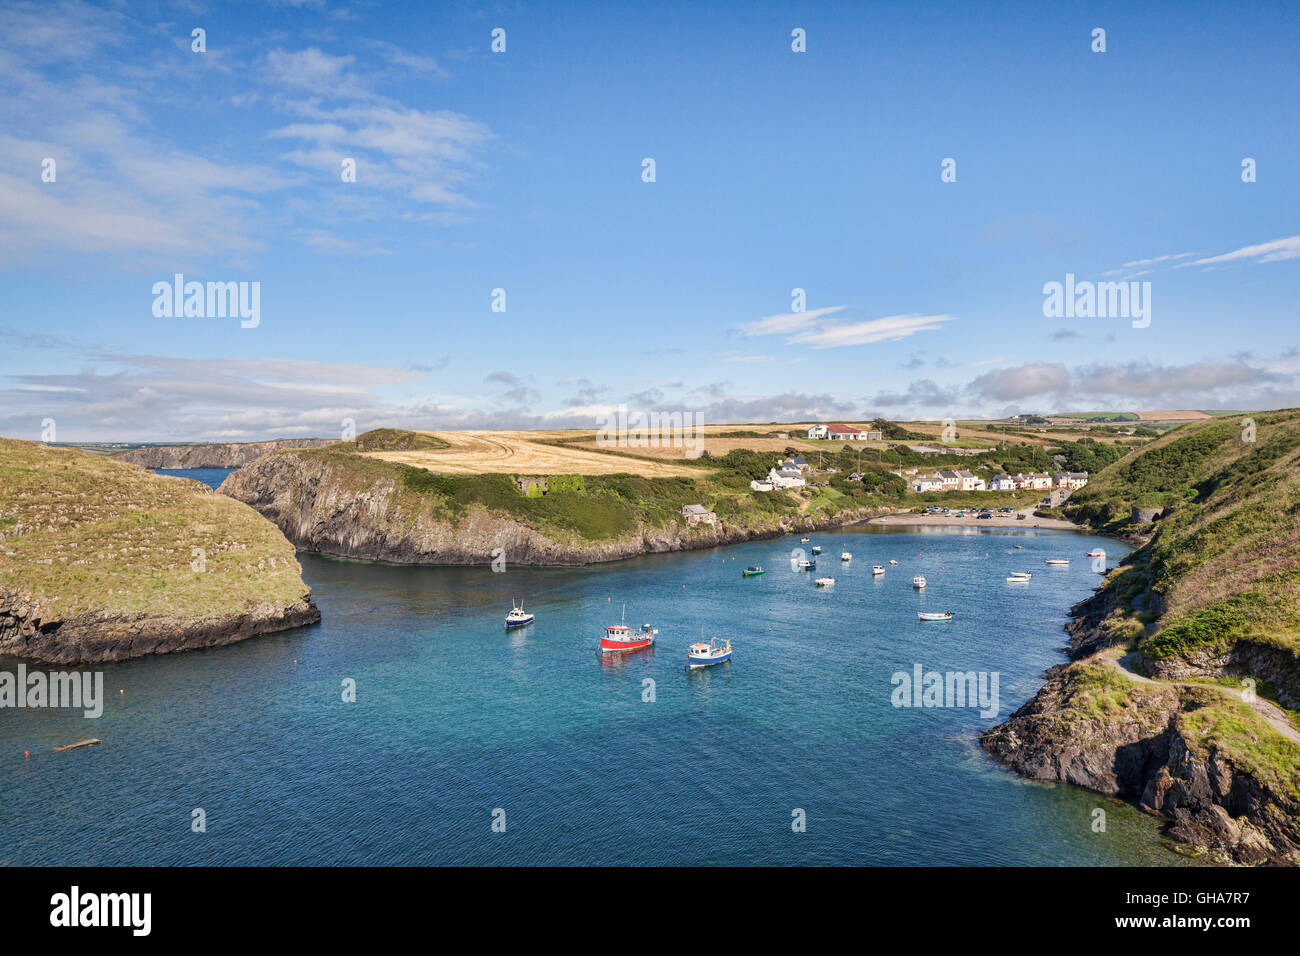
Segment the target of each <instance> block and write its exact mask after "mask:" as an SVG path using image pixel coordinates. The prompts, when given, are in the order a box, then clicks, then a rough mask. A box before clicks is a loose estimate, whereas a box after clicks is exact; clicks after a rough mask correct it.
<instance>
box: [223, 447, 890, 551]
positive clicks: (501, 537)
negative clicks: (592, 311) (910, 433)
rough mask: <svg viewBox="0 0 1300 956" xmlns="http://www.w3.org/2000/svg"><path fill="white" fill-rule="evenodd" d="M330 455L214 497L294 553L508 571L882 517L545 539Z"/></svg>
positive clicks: (264, 462) (272, 466) (289, 463)
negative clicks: (360, 473) (445, 508)
mask: <svg viewBox="0 0 1300 956" xmlns="http://www.w3.org/2000/svg"><path fill="white" fill-rule="evenodd" d="M356 479H357V475H356V473H355V472H354V471H353V469H351V468H350V467H349V466H348V465H347V464H346V463H343V462H340V461H338V460H337V459H333V458H331V457H329V456H324V455H322V456H305V455H271V456H268V457H266V458H263V459H261V460H259V461H257V462H254V463H253V464H252V465H250V466H247V467H245V468H242V469H240V470H239V471H237V472H235V473H234V474H232V475H231V476H230V477H229V478H227V479H226V480H225V482H224V483H223V484H222V486H221V488H220V489H219V491H220V493H221V494H224V495H229V496H230V497H232V498H236V499H238V500H240V501H242V502H244V503H245V504H248V505H251V506H252V507H253V508H255V509H257V510H258V511H259V512H261V513H262V514H263V515H264V516H265V517H267V518H269V519H270V520H271V521H273V522H274V523H275V524H276V526H277V527H279V529H280V530H281V531H282V532H284V535H285V537H287V538H288V539H289V540H290V541H292V542H293V543H294V544H295V545H296V546H297V547H299V548H302V549H303V550H307V551H318V552H322V553H324V554H333V555H338V556H341V557H349V558H363V559H369V560H376V561H390V562H393V563H397V564H452V565H465V564H487V563H490V562H491V561H492V558H493V551H494V550H495V549H497V548H500V549H501V550H502V552H503V553H504V557H505V560H506V561H507V562H508V563H510V564H529V565H561V566H562V565H584V564H596V563H599V562H604V561H618V560H620V559H622V558H629V557H634V556H636V555H640V554H647V553H660V552H667V551H688V550H694V549H698V548H711V547H715V546H717V545H722V544H733V543H736V542H739V541H749V540H754V539H760V538H771V537H776V536H778V535H781V534H784V533H786V532H787V531H793V530H801V531H802V530H820V529H824V528H836V527H842V526H844V525H846V524H850V523H852V522H854V521H860V520H863V519H865V518H867V517H870V516H872V515H873V514H876V513H878V512H879V509H868V508H862V509H857V510H854V511H852V512H849V513H842V514H840V515H837V516H834V517H823V518H804V519H798V520H797V521H795V522H789V523H784V524H783V523H782V521H781V520H780V519H777V518H775V517H773V518H770V519H769V520H767V521H765V522H754V523H752V524H740V523H732V524H727V523H725V522H723V521H721V520H720V521H719V522H718V524H717V525H716V526H713V527H710V526H707V525H698V526H696V527H695V528H685V527H683V526H682V524H681V523H677V522H674V523H672V524H670V525H669V526H667V527H663V528H659V527H649V526H642V527H641V528H639V529H637V530H636V531H635V532H633V533H631V534H627V535H623V536H620V537H618V538H615V539H612V540H606V541H589V540H584V539H581V538H579V537H578V536H576V535H569V536H563V535H560V534H554V533H544V532H543V531H540V530H538V529H536V528H534V527H531V526H529V525H528V524H526V523H525V522H524V521H523V520H521V519H520V518H517V517H515V516H512V515H510V514H507V513H504V512H501V511H494V510H489V509H486V508H476V509H474V510H471V511H470V512H469V513H468V514H466V515H465V516H464V517H462V518H460V519H459V520H456V521H452V520H447V519H440V518H437V517H435V516H434V514H433V511H432V509H431V507H430V506H429V504H428V502H427V501H426V500H425V499H423V498H421V497H420V496H419V495H413V494H411V493H410V492H408V491H406V490H404V489H403V488H401V487H400V484H399V482H398V481H397V480H395V479H394V478H392V477H389V476H387V475H385V474H383V473H377V474H375V475H374V476H372V477H369V478H367V479H366V480H365V481H363V482H362V483H361V484H358V483H357V480H356Z"/></svg>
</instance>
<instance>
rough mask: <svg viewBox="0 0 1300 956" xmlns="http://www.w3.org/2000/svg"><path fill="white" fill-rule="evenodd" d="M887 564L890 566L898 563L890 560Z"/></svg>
mask: <svg viewBox="0 0 1300 956" xmlns="http://www.w3.org/2000/svg"><path fill="white" fill-rule="evenodd" d="M889 563H890V564H897V563H898V562H897V561H894V560H890V562H889Z"/></svg>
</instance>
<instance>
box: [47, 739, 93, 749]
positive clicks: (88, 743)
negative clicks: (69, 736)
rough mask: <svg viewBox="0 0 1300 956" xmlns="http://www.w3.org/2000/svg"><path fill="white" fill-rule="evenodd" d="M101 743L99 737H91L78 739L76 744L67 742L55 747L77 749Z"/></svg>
mask: <svg viewBox="0 0 1300 956" xmlns="http://www.w3.org/2000/svg"><path fill="white" fill-rule="evenodd" d="M97 743H99V738H98V737H91V738H90V739H89V740H78V741H77V742H76V743H75V744H65V745H64V746H62V747H55V748H54V749H55V750H76V749H77V748H78V747H93V746H95V744H97Z"/></svg>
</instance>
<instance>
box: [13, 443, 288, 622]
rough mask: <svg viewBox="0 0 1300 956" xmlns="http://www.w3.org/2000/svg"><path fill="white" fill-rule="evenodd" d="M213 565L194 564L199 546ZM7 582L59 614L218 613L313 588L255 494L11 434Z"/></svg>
mask: <svg viewBox="0 0 1300 956" xmlns="http://www.w3.org/2000/svg"><path fill="white" fill-rule="evenodd" d="M195 548H201V549H203V551H204V552H205V560H206V570H205V571H204V572H202V573H197V572H195V571H194V570H193V568H192V567H191V562H192V561H194V560H195V556H194V554H193V549H195ZM0 588H3V589H6V590H12V591H20V592H21V591H28V592H30V593H32V594H33V595H35V596H36V597H37V598H38V599H39V600H40V602H41V604H42V606H43V607H44V608H45V610H46V616H47V617H54V616H61V617H69V616H72V615H73V614H75V613H77V612H83V611H91V612H106V613H123V614H148V615H156V616H162V617H196V618H197V617H208V616H213V615H220V614H225V613H234V612H240V611H242V610H244V608H245V606H246V605H248V604H266V603H270V604H281V603H285V604H287V603H292V602H295V601H297V600H299V599H301V598H302V597H304V596H305V595H306V594H307V591H308V589H307V587H306V585H304V584H303V582H302V579H301V577H300V574H299V568H298V563H297V560H296V559H295V557H294V550H293V546H292V545H290V544H289V542H288V541H286V540H285V538H284V536H283V535H282V534H280V532H279V530H278V529H277V528H276V527H275V526H274V525H272V524H271V523H270V522H269V521H267V520H266V519H264V518H262V517H261V515H259V514H257V512H255V511H253V509H251V508H249V507H247V506H246V505H243V504H240V503H239V502H237V501H233V500H232V499H230V498H226V497H224V496H221V495H217V494H214V493H212V492H211V491H209V490H208V489H206V488H203V487H202V486H200V485H198V483H197V482H192V481H189V480H186V479H182V478H167V477H161V476H158V475H154V474H153V473H152V472H149V471H146V470H145V469H143V468H140V467H138V466H136V465H130V464H126V463H124V462H118V461H114V460H112V459H110V458H106V457H103V456H99V455H93V454H90V453H89V452H83V451H78V450H73V449H55V448H48V447H46V446H44V445H39V444H34V443H31V442H23V441H15V440H11V439H4V438H0Z"/></svg>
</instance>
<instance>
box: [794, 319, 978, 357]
mask: <svg viewBox="0 0 1300 956" xmlns="http://www.w3.org/2000/svg"><path fill="white" fill-rule="evenodd" d="M952 319H953V316H951V315H887V316H885V317H884V318H883V319H870V320H868V321H866V322H848V323H844V324H832V325H826V326H823V327H822V328H819V329H813V330H809V331H806V332H799V333H797V334H796V335H794V336H792V337H791V338H790V341H791V342H798V343H800V344H802V345H811V346H812V347H813V348H815V349H835V348H843V347H844V346H846V345H870V344H871V343H873V342H897V341H899V340H900V339H905V338H907V337H909V336H912V335H915V334H916V333H918V332H932V331H934V330H935V329H939V328H942V327H943V324H944V323H945V322H951V321H952Z"/></svg>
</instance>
